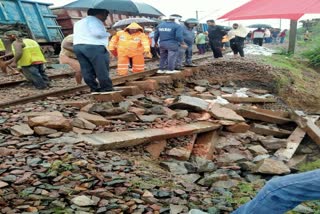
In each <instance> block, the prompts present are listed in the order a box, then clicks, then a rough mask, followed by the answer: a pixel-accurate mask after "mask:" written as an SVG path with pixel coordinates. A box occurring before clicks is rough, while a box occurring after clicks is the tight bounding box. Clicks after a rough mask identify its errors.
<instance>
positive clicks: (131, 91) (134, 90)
mask: <svg viewBox="0 0 320 214" xmlns="http://www.w3.org/2000/svg"><path fill="white" fill-rule="evenodd" d="M114 90H116V91H120V93H121V95H122V96H135V95H138V94H142V93H143V92H142V91H141V90H140V88H139V87H138V86H118V87H114Z"/></svg>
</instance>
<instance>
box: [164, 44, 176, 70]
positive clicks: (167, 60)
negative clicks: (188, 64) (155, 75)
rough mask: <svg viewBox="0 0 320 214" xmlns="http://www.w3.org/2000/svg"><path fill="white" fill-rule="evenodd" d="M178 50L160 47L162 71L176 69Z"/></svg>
mask: <svg viewBox="0 0 320 214" xmlns="http://www.w3.org/2000/svg"><path fill="white" fill-rule="evenodd" d="M177 56H178V49H170V48H166V47H163V46H162V45H161V46H160V70H169V71H173V70H174V69H175V65H176V60H177ZM166 67H167V68H166Z"/></svg>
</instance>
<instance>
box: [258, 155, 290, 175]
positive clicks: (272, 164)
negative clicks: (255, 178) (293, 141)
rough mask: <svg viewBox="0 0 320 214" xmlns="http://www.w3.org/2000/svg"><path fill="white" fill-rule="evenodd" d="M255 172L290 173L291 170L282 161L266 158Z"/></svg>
mask: <svg viewBox="0 0 320 214" xmlns="http://www.w3.org/2000/svg"><path fill="white" fill-rule="evenodd" d="M255 172H257V173H262V174H271V175H282V174H289V173H290V172H291V171H290V169H289V167H288V166H287V165H285V164H284V163H283V162H282V161H278V160H273V159H264V160H262V161H261V162H259V163H258V164H257V167H256V169H255Z"/></svg>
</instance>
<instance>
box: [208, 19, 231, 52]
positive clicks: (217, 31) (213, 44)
mask: <svg viewBox="0 0 320 214" xmlns="http://www.w3.org/2000/svg"><path fill="white" fill-rule="evenodd" d="M207 24H208V37H209V45H210V48H211V50H212V52H213V56H214V58H219V57H222V52H221V48H222V37H223V36H224V35H226V34H227V32H226V31H225V30H224V29H223V28H222V27H221V26H218V25H216V23H215V21H214V20H208V21H207Z"/></svg>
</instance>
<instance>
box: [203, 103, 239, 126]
mask: <svg viewBox="0 0 320 214" xmlns="http://www.w3.org/2000/svg"><path fill="white" fill-rule="evenodd" d="M209 113H210V114H211V115H212V116H213V117H214V118H216V119H219V120H231V121H239V122H244V121H245V119H244V118H243V117H241V116H240V115H238V114H237V113H236V112H235V111H233V110H232V109H229V108H226V107H223V106H221V105H219V104H210V106H209Z"/></svg>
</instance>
